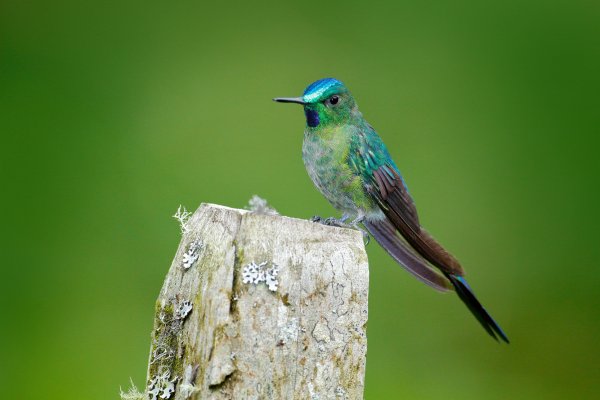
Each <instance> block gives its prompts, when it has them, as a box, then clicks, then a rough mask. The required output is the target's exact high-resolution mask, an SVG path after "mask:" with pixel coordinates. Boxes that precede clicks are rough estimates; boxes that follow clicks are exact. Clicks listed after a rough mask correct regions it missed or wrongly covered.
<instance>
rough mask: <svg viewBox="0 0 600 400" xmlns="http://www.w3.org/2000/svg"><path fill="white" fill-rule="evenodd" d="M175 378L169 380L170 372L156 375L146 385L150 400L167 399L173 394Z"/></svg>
mask: <svg viewBox="0 0 600 400" xmlns="http://www.w3.org/2000/svg"><path fill="white" fill-rule="evenodd" d="M176 381H177V377H174V378H173V379H171V372H170V371H165V372H163V373H161V374H158V375H156V376H155V377H154V378H152V379H151V380H150V383H148V397H149V398H150V399H151V400H158V399H169V398H171V395H172V394H173V393H174V392H175V382H176Z"/></svg>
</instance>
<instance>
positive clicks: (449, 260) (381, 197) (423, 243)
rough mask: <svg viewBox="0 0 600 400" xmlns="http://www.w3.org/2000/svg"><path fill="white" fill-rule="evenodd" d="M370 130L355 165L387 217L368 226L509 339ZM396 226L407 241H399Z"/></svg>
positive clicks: (426, 279)
mask: <svg viewBox="0 0 600 400" xmlns="http://www.w3.org/2000/svg"><path fill="white" fill-rule="evenodd" d="M369 128H370V131H369V132H367V134H366V135H365V134H360V135H358V138H359V142H358V143H355V146H354V148H353V150H354V151H353V154H354V156H355V157H356V158H358V160H353V165H354V166H355V167H358V169H359V170H360V173H361V175H362V177H363V180H364V182H365V190H366V191H367V193H369V194H370V196H371V197H372V198H373V199H374V200H375V202H376V203H377V204H378V205H379V208H380V209H381V211H383V213H384V214H385V216H386V217H387V218H386V219H384V220H380V221H366V222H365V226H366V227H367V229H368V230H369V232H371V234H373V236H374V237H375V239H376V240H377V241H378V242H379V243H380V244H381V245H382V246H383V247H384V248H385V249H386V250H387V251H388V253H390V254H391V255H392V256H393V257H394V258H395V259H396V261H398V262H399V263H400V264H402V265H403V266H404V267H406V268H407V269H408V270H409V271H411V272H412V273H413V274H415V275H416V276H417V277H418V278H419V279H421V280H422V281H424V282H426V283H428V284H429V285H431V286H433V287H436V284H440V285H443V284H445V285H446V286H445V288H449V287H454V290H456V292H457V293H458V296H459V297H460V299H461V300H462V301H463V302H464V303H465V304H466V305H467V307H468V308H469V310H470V311H471V312H472V313H473V315H474V316H475V317H476V318H477V320H478V321H479V322H480V324H481V325H482V326H483V328H484V329H485V330H486V331H487V333H488V334H489V335H490V336H492V337H493V338H494V339H496V340H497V339H498V337H499V338H501V339H502V340H504V341H505V342H507V343H508V338H507V336H506V334H505V333H504V332H503V331H502V328H500V326H499V325H498V323H496V321H494V319H493V318H492V316H491V315H490V314H489V313H488V312H487V310H486V309H485V308H484V307H483V306H482V305H481V303H480V302H479V300H477V297H475V294H474V293H473V290H472V289H471V287H470V286H469V284H468V283H467V281H466V280H465V279H464V278H463V276H462V275H464V271H463V269H462V267H461V266H460V264H459V262H458V260H456V258H454V257H453V256H452V255H451V254H450V253H448V252H447V251H446V250H445V249H444V248H443V247H442V246H441V245H440V244H439V243H438V242H436V241H435V239H434V238H433V237H432V236H431V235H430V234H429V233H427V231H426V230H425V229H423V228H422V227H421V225H420V223H419V217H418V215H417V209H416V207H415V204H414V201H413V199H412V197H410V194H409V193H408V189H407V187H406V185H405V184H404V180H403V179H402V177H401V176H400V172H399V171H398V168H397V167H396V165H395V163H394V161H393V160H392V158H391V156H390V154H389V153H388V151H387V149H386V147H385V145H384V144H383V141H382V140H381V138H379V136H378V135H377V133H375V131H374V130H373V129H372V128H371V127H370V126H369ZM396 230H397V231H398V232H399V233H400V235H401V236H402V238H403V239H404V240H405V242H403V241H399V240H397V239H398V235H397V234H396ZM411 250H412V251H411ZM413 252H414V253H417V254H414V253H413ZM394 254H400V255H401V256H402V257H396V256H395V255H394ZM407 254H408V255H407ZM410 255H413V256H415V257H417V258H420V257H422V259H421V260H422V261H423V264H424V265H425V266H427V262H426V261H425V260H427V261H428V262H429V263H431V264H433V265H435V266H436V267H438V268H439V269H440V271H441V272H442V273H443V275H444V277H445V278H442V277H441V276H439V275H437V274H436V273H435V272H434V271H433V270H429V271H427V270H426V269H424V268H423V266H422V265H419V264H418V263H417V264H416V266H415V265H412V264H411V263H410V262H411V261H414V260H413V259H412V258H411V257H410ZM423 259H424V260H423ZM432 274H435V275H432ZM442 279H443V281H442ZM449 284H451V285H449ZM436 288H438V287H436ZM438 289H439V288H438Z"/></svg>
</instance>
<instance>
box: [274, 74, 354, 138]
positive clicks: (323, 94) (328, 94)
mask: <svg viewBox="0 0 600 400" xmlns="http://www.w3.org/2000/svg"><path fill="white" fill-rule="evenodd" d="M273 100H275V101H277V102H280V103H298V104H302V105H303V106H304V114H305V115H306V124H307V125H308V126H309V127H311V128H316V127H317V126H320V127H323V126H326V125H329V124H341V123H344V122H346V121H348V118H350V116H352V115H354V114H356V113H358V109H357V107H356V102H355V101H354V98H353V97H352V95H351V94H350V92H349V91H348V89H347V88H346V86H344V84H343V83H342V82H340V81H338V80H337V79H333V78H325V79H320V80H318V81H316V82H313V83H311V84H310V85H308V87H307V88H306V90H305V91H304V94H303V95H302V96H301V97H277V98H275V99H273Z"/></svg>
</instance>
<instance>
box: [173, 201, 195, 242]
mask: <svg viewBox="0 0 600 400" xmlns="http://www.w3.org/2000/svg"><path fill="white" fill-rule="evenodd" d="M191 216H192V213H191V212H189V211H188V210H186V208H185V207H184V206H181V205H180V206H179V208H178V209H177V212H176V213H175V214H174V215H173V218H175V219H176V220H177V221H179V227H180V228H181V234H182V235H185V234H186V233H188V231H189V230H190V228H189V227H188V224H187V223H188V220H189V219H190V217H191Z"/></svg>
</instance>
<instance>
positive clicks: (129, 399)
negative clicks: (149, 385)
mask: <svg viewBox="0 0 600 400" xmlns="http://www.w3.org/2000/svg"><path fill="white" fill-rule="evenodd" d="M130 382H131V387H130V388H129V390H127V392H124V391H123V389H121V390H120V392H121V393H120V395H121V400H147V397H146V394H145V393H142V392H140V391H139V390H138V388H137V387H136V386H135V385H134V384H133V380H130Z"/></svg>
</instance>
